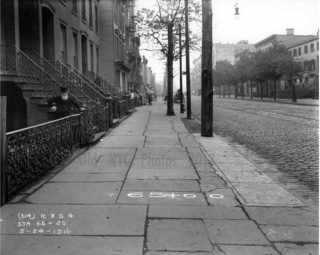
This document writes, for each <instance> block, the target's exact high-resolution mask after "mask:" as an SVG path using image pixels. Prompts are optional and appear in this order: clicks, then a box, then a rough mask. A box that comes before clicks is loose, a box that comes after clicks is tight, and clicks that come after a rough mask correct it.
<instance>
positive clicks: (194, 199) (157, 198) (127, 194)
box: [117, 190, 208, 205]
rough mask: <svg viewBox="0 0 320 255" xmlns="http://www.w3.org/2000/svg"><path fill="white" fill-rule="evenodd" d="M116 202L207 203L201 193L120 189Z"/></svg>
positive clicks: (148, 203) (152, 203)
mask: <svg viewBox="0 0 320 255" xmlns="http://www.w3.org/2000/svg"><path fill="white" fill-rule="evenodd" d="M117 204H133V205H137V204H144V205H157V204H162V205H208V203H207V201H206V200H205V197H204V195H203V194H202V193H197V192H167V191H166V192H164V191H163V192H159V191H157V192H153V191H126V190H124V191H121V193H120V196H119V198H118V200H117Z"/></svg>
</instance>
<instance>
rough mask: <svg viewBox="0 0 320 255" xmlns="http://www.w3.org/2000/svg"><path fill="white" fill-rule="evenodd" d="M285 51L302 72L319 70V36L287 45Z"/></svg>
mask: <svg viewBox="0 0 320 255" xmlns="http://www.w3.org/2000/svg"><path fill="white" fill-rule="evenodd" d="M287 49H288V51H289V53H290V54H291V55H292V56H293V58H294V60H296V61H297V62H299V63H301V66H302V68H303V70H304V71H310V72H311V71H315V70H319V36H317V37H314V38H310V39H307V40H304V41H301V42H298V43H293V44H291V45H288V46H287Z"/></svg>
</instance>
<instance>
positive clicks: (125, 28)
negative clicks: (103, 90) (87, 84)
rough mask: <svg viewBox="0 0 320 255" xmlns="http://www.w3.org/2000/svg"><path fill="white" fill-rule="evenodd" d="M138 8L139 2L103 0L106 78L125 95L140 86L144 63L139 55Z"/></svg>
mask: <svg viewBox="0 0 320 255" xmlns="http://www.w3.org/2000/svg"><path fill="white" fill-rule="evenodd" d="M134 7H135V0H110V1H101V2H100V11H99V15H100V31H101V41H100V43H101V67H102V68H101V69H102V75H103V76H105V77H108V78H109V80H110V81H111V82H112V83H114V84H115V85H116V86H117V87H118V88H120V89H121V91H125V92H126V91H128V90H129V89H130V88H131V87H132V86H138V85H137V84H138V78H139V75H138V73H139V71H138V70H139V67H138V65H139V62H140V61H141V58H140V57H139V54H138V48H139V46H140V40H139V38H137V37H136V35H135V25H134V18H135V11H134ZM130 72H132V73H134V74H135V75H133V74H132V73H131V75H130ZM129 76H130V77H129ZM129 83H130V84H129Z"/></svg>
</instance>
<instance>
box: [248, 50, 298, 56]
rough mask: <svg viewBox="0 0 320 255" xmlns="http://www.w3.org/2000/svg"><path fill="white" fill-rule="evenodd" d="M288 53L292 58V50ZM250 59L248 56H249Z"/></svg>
mask: <svg viewBox="0 0 320 255" xmlns="http://www.w3.org/2000/svg"><path fill="white" fill-rule="evenodd" d="M288 53H289V54H290V56H292V50H289V51H288ZM249 57H250V56H249Z"/></svg>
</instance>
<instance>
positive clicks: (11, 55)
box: [0, 45, 17, 73]
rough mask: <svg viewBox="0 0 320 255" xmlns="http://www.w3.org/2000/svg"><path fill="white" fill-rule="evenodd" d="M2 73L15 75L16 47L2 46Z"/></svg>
mask: <svg viewBox="0 0 320 255" xmlns="http://www.w3.org/2000/svg"><path fill="white" fill-rule="evenodd" d="M0 54H1V55H0V57H1V73H15V72H16V71H17V68H16V50H15V48H14V46H7V45H0Z"/></svg>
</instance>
